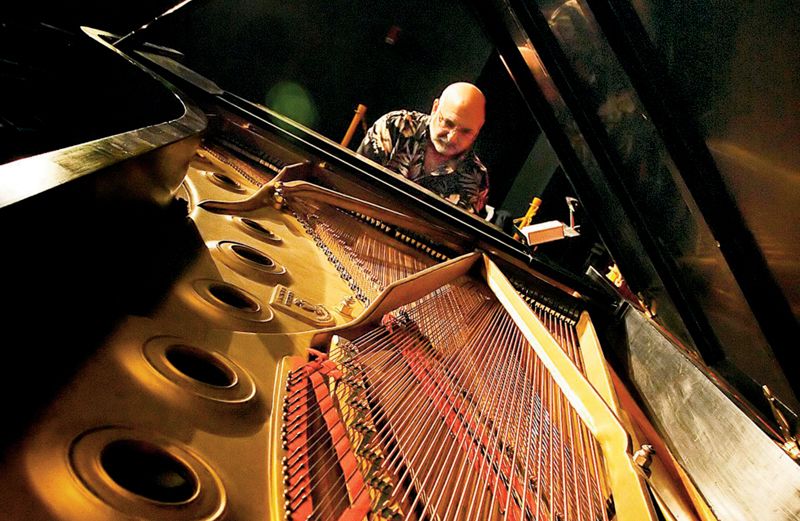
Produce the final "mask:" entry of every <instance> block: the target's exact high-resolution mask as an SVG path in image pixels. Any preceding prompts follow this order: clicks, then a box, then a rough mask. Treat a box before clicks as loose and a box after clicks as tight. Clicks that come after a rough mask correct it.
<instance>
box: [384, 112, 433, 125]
mask: <svg viewBox="0 0 800 521" xmlns="http://www.w3.org/2000/svg"><path fill="white" fill-rule="evenodd" d="M380 119H381V120H383V121H384V122H385V123H386V124H390V125H394V126H399V125H400V124H401V123H403V122H406V123H422V122H424V121H427V119H428V114H425V113H422V112H417V111H416V110H404V109H401V110H393V111H391V112H387V113H386V114H384V115H383V116H381V118H380Z"/></svg>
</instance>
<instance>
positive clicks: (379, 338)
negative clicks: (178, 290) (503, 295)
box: [284, 281, 609, 520]
mask: <svg viewBox="0 0 800 521" xmlns="http://www.w3.org/2000/svg"><path fill="white" fill-rule="evenodd" d="M287 387H288V388H289V392H288V393H287V396H286V406H285V418H286V422H285V425H284V443H285V447H291V449H289V450H287V453H286V454H287V457H286V460H285V470H286V479H287V483H288V486H287V503H286V507H287V515H288V516H289V518H290V519H301V518H302V519H306V518H307V517H308V516H311V518H319V519H348V518H350V517H349V516H353V515H355V514H356V513H358V512H361V511H362V510H363V508H364V505H365V504H366V503H368V504H369V510H370V511H371V512H372V513H373V515H375V516H377V518H379V519H381V518H382V519H420V518H431V519H442V520H445V519H537V520H538V519H550V520H555V519H562V520H563V519H586V520H600V519H608V517H609V515H608V512H607V510H606V506H605V505H606V503H605V502H604V500H603V499H602V498H607V497H608V494H607V485H606V483H605V482H604V478H603V477H602V476H603V470H602V469H603V464H602V457H601V455H600V451H599V447H598V445H597V443H596V442H595V440H594V438H593V437H592V435H591V434H590V433H589V431H588V430H587V428H586V426H585V425H584V424H583V422H582V421H581V420H580V418H579V417H578V415H577V413H576V412H575V411H574V410H573V409H572V407H571V406H570V405H569V403H568V402H567V400H566V398H565V397H564V395H563V394H562V393H561V391H560V389H559V388H558V387H557V385H556V384H555V382H554V381H553V379H552V377H551V376H550V375H549V373H548V372H547V371H546V369H545V368H544V365H543V364H542V363H541V361H540V360H539V359H538V357H537V356H536V355H535V353H534V351H533V349H532V348H531V347H530V344H528V342H527V340H525V339H524V337H523V336H522V335H521V333H520V331H519V330H518V329H517V327H516V325H515V324H514V323H513V321H512V320H511V318H510V316H509V315H508V313H507V312H506V311H505V309H504V308H503V307H502V305H501V304H500V303H499V302H498V301H497V300H496V299H495V298H494V297H493V296H492V295H491V294H490V293H489V291H488V289H486V288H485V287H482V286H481V285H480V284H478V283H476V282H474V281H470V282H467V283H462V284H459V285H449V286H445V287H443V288H441V289H440V290H438V291H436V292H434V293H433V294H431V295H429V296H428V297H426V298H424V299H421V300H420V301H417V302H416V303H414V304H412V305H409V306H404V307H402V308H400V309H398V310H396V311H395V312H393V313H391V314H389V315H387V316H386V317H384V320H383V323H382V324H381V325H380V326H379V327H376V328H375V329H374V330H372V331H371V332H369V333H367V334H365V335H362V336H360V337H359V338H357V339H354V340H351V341H348V340H345V339H342V338H339V339H338V340H337V341H336V342H334V343H333V345H332V347H331V350H330V354H329V357H322V358H321V359H318V360H315V361H314V362H311V363H310V364H308V365H307V366H303V367H302V368H300V369H298V370H295V371H293V372H292V373H291V376H290V378H289V384H288V386H287ZM314 417H316V419H314ZM331 417H335V418H334V419H331ZM320 419H323V421H320ZM312 425H325V426H326V427H327V428H322V429H320V430H312V429H311V426H312ZM301 438H305V439H304V440H302V441H303V443H298V440H300V439H301ZM313 462H315V463H313ZM299 477H302V478H303V479H299ZM334 497H335V498H336V499H332V498H334Z"/></svg>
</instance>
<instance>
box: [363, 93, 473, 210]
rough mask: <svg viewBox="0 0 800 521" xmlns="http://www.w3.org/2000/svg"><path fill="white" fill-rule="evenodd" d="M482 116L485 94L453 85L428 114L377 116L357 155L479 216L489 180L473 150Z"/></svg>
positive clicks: (394, 113)
mask: <svg viewBox="0 0 800 521" xmlns="http://www.w3.org/2000/svg"><path fill="white" fill-rule="evenodd" d="M485 115H486V99H485V97H484V96H483V93H482V92H481V91H480V90H479V89H478V88H477V87H476V86H475V85H472V84H470V83H463V82H459V83H454V84H452V85H450V86H448V87H447V88H446V89H444V91H442V94H441V96H439V98H437V99H436V100H434V102H433V109H432V110H431V113H430V115H429V114H423V113H420V112H415V111H408V110H398V111H394V112H389V113H388V114H385V115H383V116H382V117H380V118H379V119H378V120H377V121H376V122H375V123H374V124H373V125H372V127H371V128H370V129H369V130H368V131H367V135H366V136H365V137H364V140H363V141H362V142H361V145H359V147H358V153H359V154H361V155H363V156H366V157H368V158H370V159H372V160H373V161H375V162H377V163H380V164H381V165H383V166H385V167H387V168H389V169H390V170H394V171H395V172H397V173H399V174H401V175H402V176H404V177H405V178H407V179H410V180H412V181H414V182H415V183H417V184H419V185H421V186H424V187H425V188H427V189H428V190H431V191H432V192H434V193H436V194H439V195H440V196H442V197H444V198H445V199H447V200H448V201H450V202H451V203H454V204H456V205H458V206H460V207H462V208H465V209H467V210H469V211H470V212H473V213H477V214H479V215H483V214H484V213H485V207H486V198H487V196H488V194H489V177H488V175H487V171H486V167H485V166H483V163H481V161H480V159H478V157H477V156H476V155H475V152H474V151H473V150H472V145H473V143H475V139H476V138H477V137H478V133H480V130H481V127H482V126H483V122H484V119H485Z"/></svg>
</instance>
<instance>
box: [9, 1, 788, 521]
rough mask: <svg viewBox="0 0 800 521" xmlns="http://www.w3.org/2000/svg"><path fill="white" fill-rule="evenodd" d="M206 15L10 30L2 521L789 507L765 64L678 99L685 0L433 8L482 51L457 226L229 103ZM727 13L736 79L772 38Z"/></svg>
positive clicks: (778, 122) (779, 217)
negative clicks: (470, 174) (523, 220)
mask: <svg viewBox="0 0 800 521" xmlns="http://www.w3.org/2000/svg"><path fill="white" fill-rule="evenodd" d="M220 4H221V3H213V2H211V3H209V2H206V3H204V4H200V3H198V4H197V5H194V4H191V3H186V2H184V3H182V4H178V6H175V8H173V9H170V10H168V11H165V12H162V13H160V15H159V16H156V17H155V18H154V19H151V20H150V22H149V23H148V24H146V25H144V26H142V27H141V28H138V29H136V28H134V29H131V30H130V32H128V31H124V30H109V28H104V27H99V26H88V25H78V24H76V23H64V24H63V25H61V26H59V25H56V24H54V22H53V20H51V19H49V18H48V17H47V16H46V15H45V14H42V13H27V14H26V15H25V16H21V17H12V18H11V19H9V21H8V22H6V23H4V24H3V25H2V26H1V27H0V39H2V41H3V47H2V52H3V62H2V67H3V74H4V82H3V87H2V89H3V90H2V100H1V102H0V103H1V104H0V110H2V112H0V118H2V119H0V123H2V126H0V132H2V143H0V162H1V163H2V164H0V222H2V226H1V227H0V229H1V230H2V233H3V239H4V243H5V245H6V246H5V253H4V255H3V256H2V259H3V260H2V267H3V273H4V275H5V284H4V288H5V292H4V294H5V295H6V306H5V308H4V311H3V313H2V315H0V316H2V319H1V320H2V334H3V338H4V342H3V345H4V346H5V351H6V356H7V364H6V366H7V368H8V369H7V371H6V374H5V377H4V378H3V379H2V386H1V387H0V389H1V390H2V392H3V396H4V397H5V403H6V404H7V405H6V410H7V413H6V415H5V420H4V427H3V429H2V436H0V442H1V446H2V454H0V455H1V456H2V459H1V460H0V462H1V463H0V464H1V465H2V473H0V482H2V486H1V487H0V505H2V506H0V513H2V518H3V519H9V520H40V519H41V520H50V519H53V520H64V521H69V520H111V519H148V520H162V519H163V520H188V519H193V520H194V519H198V520H199V519H204V520H211V519H221V520H222V519H224V520H234V519H236V520H264V519H281V518H285V519H292V520H295V519H319V520H328V519H332V520H333V519H337V520H338V519H342V520H345V519H392V520H394V519H536V520H539V519H541V520H553V521H554V520H562V521H565V520H573V519H582V520H589V519H591V520H612V519H619V520H635V521H638V520H645V519H653V520H655V519H679V520H684V519H698V520H729V519H736V520H738V519H742V520H748V519H758V520H785V519H786V520H788V519H800V494H799V492H800V469H799V468H798V461H800V448H798V426H797V421H798V420H797V413H798V411H800V404H799V403H798V385H799V384H798V382H800V375H798V367H800V364H798V360H797V349H796V343H797V338H798V327H797V309H798V305H799V304H798V295H797V287H798V284H797V282H798V266H797V261H796V258H797V255H796V254H797V253H798V252H797V248H798V246H797V241H792V240H791V239H792V237H796V236H797V233H798V231H799V230H798V222H800V219H797V211H796V209H795V208H797V204H796V203H798V202H799V201H798V200H797V199H798V193H799V192H798V191H797V190H796V188H793V187H794V184H796V183H795V182H794V181H793V179H794V178H795V177H796V171H797V168H798V161H797V159H798V158H797V156H796V151H795V150H794V147H793V145H792V143H793V142H794V143H796V140H797V137H798V136H797V122H796V121H792V120H791V117H792V116H791V115H789V114H784V113H783V108H785V106H791V103H792V102H794V103H796V101H797V99H798V93H797V92H796V89H795V91H792V90H791V89H792V85H793V84H792V82H791V81H789V80H786V76H783V75H782V74H783V73H784V72H785V71H786V70H788V69H784V68H783V67H784V66H785V67H787V68H789V67H790V66H789V65H788V62H786V61H784V60H783V58H785V57H786V54H784V53H785V52H786V51H785V50H784V51H780V52H779V51H775V55H774V56H772V57H771V58H770V59H769V60H765V61H764V63H762V67H763V68H764V70H767V71H769V72H771V73H774V74H773V75H772V76H771V77H772V78H773V81H772V83H770V88H771V89H772V91H773V92H776V93H777V94H776V95H775V96H773V97H769V96H767V95H766V94H761V93H760V92H756V91H755V90H756V88H757V87H758V86H759V85H762V82H761V81H760V79H759V78H758V77H757V75H752V76H745V77H743V78H737V80H730V79H725V80H720V79H719V78H715V79H716V80H717V81H718V82H720V85H716V86H715V87H716V88H717V90H714V89H712V92H714V93H715V94H714V95H715V96H717V97H718V98H715V99H712V100H711V101H712V102H713V103H712V102H709V103H708V105H707V106H702V105H701V103H702V102H703V101H708V100H702V99H698V98H697V97H694V98H693V97H691V96H689V94H692V93H693V91H691V89H687V88H686V85H687V84H686V83H682V82H684V81H685V77H684V76H683V71H682V70H679V69H678V68H677V66H676V58H675V57H676V56H678V57H679V58H680V57H685V56H681V52H682V51H683V52H686V48H688V47H689V46H688V45H687V46H686V47H683V48H682V47H680V46H679V45H677V44H676V41H675V40H670V38H669V30H675V31H677V28H686V29H687V34H688V36H687V37H686V39H687V40H689V41H690V42H694V43H697V42H706V43H708V42H709V41H710V40H709V32H708V27H707V26H705V25H703V24H702V23H700V22H697V20H696V19H694V18H692V15H693V14H694V13H691V12H689V13H678V12H677V11H676V10H675V9H671V8H670V7H668V6H661V5H660V4H657V3H652V4H647V5H645V4H630V5H629V4H625V5H622V4H621V3H616V2H607V1H576V0H569V1H566V2H540V3H539V4H536V3H533V2H521V1H517V0H497V1H491V2H475V3H464V4H461V3H458V4H457V6H456V7H454V6H450V7H448V8H447V9H445V11H453V12H456V11H457V12H459V13H461V15H463V16H466V17H467V19H469V20H472V21H473V23H474V24H475V25H474V27H473V29H474V30H476V31H478V32H480V34H481V35H482V36H481V38H484V39H485V42H486V45H488V47H486V48H487V49H489V52H488V54H485V55H481V56H483V58H485V64H484V65H483V69H482V70H481V71H480V72H476V73H475V76H474V78H472V79H473V80H475V82H476V83H477V84H478V85H479V86H480V87H481V88H482V89H484V91H485V92H487V95H488V97H489V100H490V107H492V99H493V97H494V99H495V100H496V101H495V102H494V104H493V107H492V110H494V111H496V112H490V122H489V123H487V127H488V128H486V129H485V130H484V132H483V133H482V136H481V139H482V140H483V145H482V146H483V147H485V148H484V150H483V151H482V157H485V158H486V159H487V162H488V163H489V165H490V171H491V172H492V174H491V175H492V178H491V186H492V189H493V195H492V197H493V198H492V199H490V204H491V205H492V214H491V215H489V216H487V217H480V216H476V215H473V214H470V213H468V212H466V211H464V210H462V209H460V208H458V207H456V206H454V205H452V204H450V203H448V202H447V201H444V200H442V199H440V198H438V197H437V196H436V195H435V194H433V193H430V192H428V191H426V190H425V189H423V188H421V187H419V186H417V185H415V184H413V183H411V182H409V181H408V180H406V179H404V178H403V177H401V176H399V175H397V174H395V173H393V172H390V171H388V170H386V169H384V168H382V167H381V166H380V165H377V164H375V163H372V162H371V161H369V160H367V159H365V158H363V157H361V156H359V155H357V154H356V153H355V152H354V151H353V150H354V149H355V146H353V145H352V144H350V143H348V142H347V140H346V139H344V140H339V139H338V138H331V137H330V136H331V135H332V133H333V132H334V131H332V130H330V128H339V127H336V126H331V127H330V128H328V127H326V126H325V125H326V124H328V123H324V122H319V121H315V122H312V121H299V120H300V119H302V118H301V116H300V115H297V114H299V113H297V114H294V113H292V111H291V106H289V108H288V109H287V110H286V111H284V112H280V111H278V110H277V109H276V108H275V107H272V108H271V107H270V106H268V105H269V99H267V100H264V99H257V97H256V96H254V95H252V94H241V92H244V91H246V87H244V86H242V85H239V86H238V88H235V89H234V88H231V87H229V86H228V84H231V85H234V84H236V82H237V76H236V75H234V76H227V77H226V76H225V75H224V74H223V73H224V69H225V67H224V66H220V65H219V64H216V66H215V65H214V64H211V63H209V62H210V61H213V60H212V58H211V56H212V54H213V52H212V50H211V46H212V44H213V43H214V36H213V34H214V30H213V27H214V25H215V24H217V25H219V21H220V19H221V17H222V13H224V11H225V10H226V9H229V8H230V9H231V10H232V11H236V9H233V8H231V7H230V6H228V7H227V8H226V7H220ZM236 7H237V8H242V6H241V5H239V4H236ZM350 7H352V6H350ZM286 9H288V11H286V12H282V11H281V9H279V8H277V7H276V10H275V17H276V19H277V18H279V17H280V16H281V13H283V15H285V18H286V19H288V20H290V21H296V20H298V19H303V20H305V24H307V26H310V27H312V28H318V29H319V31H320V32H323V27H325V26H326V24H325V20H324V18H322V17H321V16H320V15H321V14H324V13H325V12H326V8H325V7H323V6H322V5H321V4H320V5H316V6H315V4H314V3H313V2H312V3H309V4H308V5H304V6H303V7H302V8H301V7H300V6H298V7H296V9H297V12H294V11H292V9H294V8H292V9H290V8H286ZM303 9H305V10H306V11H303ZM376 9H377V11H378V12H379V13H384V14H385V12H384V11H381V8H380V7H379V6H378V7H376ZM387 9H388V8H387ZM430 9H431V10H432V12H433V11H435V12H436V13H437V14H438V16H443V15H442V12H441V11H438V9H440V7H430ZM262 11H263V9H262ZM740 11H741V12H742V13H744V11H745V9H744V8H742V9H740ZM287 13H288V14H287ZM464 13H466V14H464ZM764 13H765V14H767V15H769V18H770V20H772V21H773V22H775V24H777V26H779V27H782V28H785V29H786V33H787V34H791V30H790V29H791V24H792V23H795V24H796V21H795V22H791V21H789V22H786V21H785V20H786V18H785V17H781V16H779V14H780V13H779V12H778V11H777V9H776V10H775V11H770V10H769V9H768V8H767V7H765V8H764ZM209 14H212V15H213V16H209ZM261 14H262V15H263V14H264V13H263V12H262V13H261ZM424 14H425V12H424V11H423V12H422V15H420V17H424V16H423V15H424ZM679 14H680V15H681V16H678V15H679ZM744 14H746V13H744ZM762 14H763V13H762ZM34 15H36V16H39V15H41V17H40V18H41V21H39V19H37V18H36V16H34ZM61 15H62V18H63V13H61ZM203 15H204V16H205V17H204V18H201V16H203ZM717 15H718V18H712V20H713V21H714V22H719V24H720V25H719V27H721V28H723V29H725V30H726V31H727V32H725V31H723V32H724V34H722V35H720V36H719V38H720V39H722V40H724V38H723V36H730V35H733V36H732V38H733V39H734V40H735V42H736V43H737V46H735V50H734V51H730V53H731V56H732V57H730V61H729V62H726V63H728V64H730V67H731V68H732V70H737V71H740V70H741V67H742V64H743V63H750V62H748V61H747V58H751V57H752V55H751V54H748V53H753V52H755V51H752V46H753V44H754V42H763V40H762V39H763V37H764V35H763V34H761V32H760V29H758V30H756V29H754V28H753V27H750V26H748V22H746V20H745V19H744V18H743V19H741V20H737V23H736V24H735V26H736V28H737V30H736V31H731V30H728V29H727V28H728V27H729V24H730V23H732V15H728V16H729V17H730V18H725V17H724V16H722V15H721V14H720V13H717ZM452 16H454V17H456V18H455V20H456V22H453V21H452V20H450V21H449V22H448V21H447V20H446V19H444V18H441V19H439V21H438V22H437V23H438V24H439V25H443V26H444V27H445V32H446V30H447V24H448V23H457V24H461V25H460V26H461V27H463V21H464V18H458V17H457V15H455V14H454V15H452ZM89 18H91V17H89ZM788 18H792V17H788ZM400 19H403V18H402V17H400ZM62 21H63V19H62ZM73 22H74V20H73ZM190 22H196V23H197V24H199V25H196V26H188V27H193V28H194V29H192V30H186V31H183V32H181V31H178V30H177V29H178V28H186V27H187V24H189V23H190ZM273 22H275V23H274V24H273V26H272V27H271V30H272V34H274V35H280V34H282V31H281V29H285V27H283V26H281V25H280V23H277V22H276V21H275V20H273ZM703 23H705V22H703ZM781 23H782V24H783V25H780V24H781ZM405 24H406V25H407V26H408V25H413V24H411V22H408V20H406V22H405ZM112 25H113V24H112ZM222 25H224V24H222ZM471 27H472V26H471ZM340 29H341V28H340ZM297 31H298V32H300V31H301V28H298V29H297ZM335 32H336V31H334V33H335ZM365 32H368V31H366V30H365ZM181 34H182V36H181ZM310 34H311V32H308V31H306V32H304V33H303V35H305V36H306V37H308V38H311V36H309V35H310ZM325 34H328V33H327V32H325ZM404 34H405V33H404V32H403V31H401V29H400V27H399V26H397V25H390V29H389V33H387V35H386V39H385V40H383V42H384V43H385V45H390V46H394V45H396V44H397V42H398V41H399V39H401V38H404ZM781 34H783V33H781V32H776V35H774V36H773V40H772V41H773V42H775V43H786V44H787V45H788V46H789V48H791V46H792V45H794V46H795V47H796V43H795V42H788V43H787V42H786V41H784V40H785V39H782V36H781ZM204 35H205V36H208V38H207V39H204V38H202V37H203V36H204ZM242 35H243V36H244V35H246V33H244V32H243V33H242ZM464 35H465V36H463V38H464V39H467V40H468V39H470V38H474V37H475V36H474V34H473V33H471V32H470V30H466V31H465V32H464ZM270 36H271V35H270ZM296 36H298V35H296ZM276 37H277V36H276ZM447 37H448V38H451V39H452V38H456V37H453V36H447ZM193 40H194V41H193ZM711 40H713V38H712V39H711ZM448 41H449V42H450V44H452V45H453V46H454V47H456V48H458V49H462V50H463V49H466V48H467V47H468V46H469V45H472V44H468V43H464V42H461V43H458V42H457V41H455V42H454V41H451V40H448ZM665 42H667V43H668V44H669V45H671V47H669V48H668V49H667V47H668V46H667V43H665ZM216 43H218V42H216ZM473 43H474V42H473ZM296 47H297V49H298V51H297V56H292V57H291V59H292V60H298V61H300V62H302V61H303V60H305V59H309V60H310V59H311V58H310V57H308V56H306V54H304V52H303V51H302V50H303V49H305V48H306V47H304V46H303V44H302V43H297V45H296ZM398 49H399V48H397V47H391V48H390V49H389V50H388V51H386V50H384V51H382V52H384V53H385V55H386V57H387V59H390V58H391V59H400V57H402V56H403V53H402V52H401V49H400V50H398ZM667 50H668V51H670V52H666V51H667ZM215 52H217V53H222V54H223V55H224V53H225V52H226V51H225V49H220V48H217V50H216V51H215ZM478 54H480V53H478ZM788 54H791V53H788ZM487 56H488V57H487ZM280 59H281V57H277V58H275V60H276V61H277V62H279V61H280ZM315 59H316V60H319V58H318V57H317V58H315ZM335 60H337V57H336V56H335V55H334V56H331V57H329V58H328V61H329V62H333V63H335ZM342 63H344V62H342ZM398 63H403V62H398ZM680 65H681V66H683V67H685V69H686V70H691V69H692V66H693V65H692V63H691V62H683V63H680ZM735 65H738V66H739V67H740V69H736V68H735V67H734V66H735ZM342 67H344V65H342ZM464 67H466V65H464ZM694 67H695V70H697V69H698V68H699V67H698V66H697V65H696V64H695V65H694ZM389 68H391V67H389ZM465 70H466V69H465ZM462 72H463V71H462ZM240 76H241V75H240ZM279 76H280V74H276V77H279ZM434 76H435V74H434ZM434 80H436V78H435V77H434V78H433V79H429V80H425V81H430V82H434ZM784 80H785V81H784ZM238 81H241V77H239V78H238ZM748 81H749V83H748ZM787 82H788V83H787ZM245 83H246V82H245ZM322 83H323V84H324V82H322ZM739 84H742V85H744V86H739ZM323 88H324V87H323ZM331 88H333V87H331ZM239 89H241V90H239ZM398 89H399V90H402V89H400V88H398ZM234 91H237V92H239V93H237V92H234ZM697 92H699V91H694V93H695V94H696V93H697ZM362 94H363V96H365V97H369V96H372V95H373V94H374V93H371V92H370V91H368V90H365V91H364V92H362ZM387 96H388V94H387ZM726 96H727V97H726ZM792 96H793V97H792ZM766 98H769V99H766ZM254 100H255V101H254ZM757 100H760V101H761V100H763V101H761V102H762V105H761V106H760V107H761V108H760V110H755V109H753V110H751V111H747V110H744V109H743V108H742V107H744V106H746V105H747V103H750V104H751V106H752V104H755V102H756V101H757ZM373 101H374V103H373ZM733 101H736V102H738V105H736V106H735V107H734V108H731V107H730V106H728V105H726V103H727V102H733ZM381 103H386V101H380V98H375V99H372V98H370V105H371V108H370V110H371V111H373V112H368V114H371V115H372V117H373V118H374V117H377V116H378V115H379V114H377V113H374V111H375V110H377V109H379V108H381ZM784 104H788V105H784ZM385 108H387V109H388V108H391V107H385ZM426 108H427V107H421V109H423V110H424V109H426ZM704 111H705V112H704ZM701 116H702V117H701ZM492 121H493V123H492ZM344 123H345V124H344V126H347V125H346V124H347V123H348V122H347V121H345V122H344ZM353 125H354V126H353V127H352V128H355V129H356V130H358V123H357V120H355V119H354V120H353ZM492 125H493V126H492ZM748 129H756V130H758V133H757V134H758V135H757V136H753V135H752V134H753V133H752V132H751V133H748V132H747V130H748ZM356 135H358V133H356ZM745 138H746V139H745ZM752 143H757V144H758V145H759V146H758V147H755V146H752V145H751V144H752ZM547 158H549V160H548V159H547ZM517 171H519V174H518V175H516V174H514V175H512V174H509V173H508V172H517ZM793 183H794V184H793ZM533 196H540V197H541V199H542V200H543V201H544V203H543V205H542V206H541V211H540V212H539V213H537V214H535V215H532V216H530V217H531V223H533V224H535V223H536V222H551V221H553V222H558V223H559V224H560V225H563V228H562V229H564V230H569V231H570V232H571V234H567V235H565V236H564V237H563V238H560V239H558V240H554V241H548V242H537V241H536V240H533V239H528V238H527V236H526V235H525V234H524V233H522V230H521V229H520V228H519V227H517V226H515V225H514V224H513V221H512V218H516V217H521V216H522V215H523V214H524V213H525V212H526V210H528V209H529V206H528V205H529V203H530V199H531V198H532V197H533ZM576 219H577V220H576ZM518 222H519V221H518ZM569 235H577V237H573V236H569Z"/></svg>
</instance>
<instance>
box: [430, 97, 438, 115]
mask: <svg viewBox="0 0 800 521" xmlns="http://www.w3.org/2000/svg"><path fill="white" fill-rule="evenodd" d="M438 108H439V98H436V99H435V100H433V108H432V109H431V115H433V114H434V113H435V112H436V109H438Z"/></svg>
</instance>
